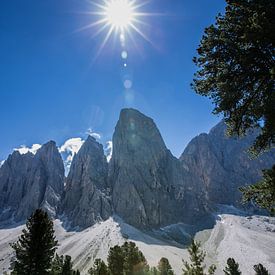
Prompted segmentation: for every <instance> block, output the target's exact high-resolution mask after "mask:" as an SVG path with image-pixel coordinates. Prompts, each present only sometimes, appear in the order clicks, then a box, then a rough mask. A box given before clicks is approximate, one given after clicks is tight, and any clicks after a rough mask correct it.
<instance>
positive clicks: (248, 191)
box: [240, 165, 275, 216]
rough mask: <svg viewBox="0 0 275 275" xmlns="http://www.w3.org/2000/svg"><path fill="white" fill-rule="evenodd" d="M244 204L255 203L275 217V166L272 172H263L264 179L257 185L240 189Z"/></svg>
mask: <svg viewBox="0 0 275 275" xmlns="http://www.w3.org/2000/svg"><path fill="white" fill-rule="evenodd" d="M240 190H241V192H242V193H243V202H250V201H253V202H255V203H256V204H257V205H258V206H259V207H260V208H264V209H267V210H268V211H269V213H270V214H271V215H272V216H274V215H275V165H274V166H273V167H272V169H270V170H263V178H262V180H261V181H259V182H258V183H256V184H253V185H249V186H244V187H241V188H240Z"/></svg>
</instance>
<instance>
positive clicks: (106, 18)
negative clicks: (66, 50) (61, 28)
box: [77, 0, 159, 67]
mask: <svg viewBox="0 0 275 275" xmlns="http://www.w3.org/2000/svg"><path fill="white" fill-rule="evenodd" d="M89 3H90V4H91V5H90V8H89V9H90V10H89V11H87V12H85V13H84V14H86V15H89V16H91V20H92V22H91V23H90V24H88V25H86V26H84V27H82V28H80V29H78V30H77V31H83V30H90V29H92V37H95V36H98V35H100V34H101V33H104V32H105V35H103V36H102V37H103V40H102V42H101V43H100V47H99V48H98V51H97V53H96V56H95V59H96V58H97V57H98V56H99V54H100V53H101V51H102V49H103V48H104V47H105V46H106V44H107V42H108V41H109V39H110V37H111V36H112V35H114V36H116V37H117V38H118V40H119V42H120V44H121V47H122V50H123V51H124V50H125V49H126V37H127V38H130V39H131V40H132V42H133V45H134V46H135V47H136V48H137V47H138V46H137V43H136V42H135V41H134V39H135V35H134V33H137V34H138V35H139V36H141V37H142V38H143V39H145V40H146V41H147V42H149V43H150V44H152V42H151V41H150V39H149V38H148V37H147V35H146V34H145V33H144V31H143V30H142V28H147V27H148V24H147V22H145V20H144V19H145V17H146V18H148V17H150V16H156V15H157V16H158V15H159V14H156V13H149V12H145V11H144V10H143V9H144V6H146V5H147V4H148V0H89ZM127 40H129V39H127ZM137 50H139V49H137ZM122 58H123V59H126V58H124V57H122ZM124 66H125V64H124ZM126 66H127V65H126ZM126 66H125V67H126Z"/></svg>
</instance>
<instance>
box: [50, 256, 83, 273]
mask: <svg viewBox="0 0 275 275" xmlns="http://www.w3.org/2000/svg"><path fill="white" fill-rule="evenodd" d="M78 274H80V272H79V271H78V270H76V271H75V270H73V269H72V262H71V257H70V256H68V255H65V257H64V256H63V255H61V256H59V255H58V254H56V255H55V258H54V259H53V261H52V267H51V271H50V275H78Z"/></svg>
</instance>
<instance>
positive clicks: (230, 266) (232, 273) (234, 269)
mask: <svg viewBox="0 0 275 275" xmlns="http://www.w3.org/2000/svg"><path fill="white" fill-rule="evenodd" d="M224 273H225V274H226V275H241V274H242V272H241V271H240V270H239V264H238V263H236V262H235V260H234V259H233V258H228V259H227V266H226V267H225V269H224Z"/></svg>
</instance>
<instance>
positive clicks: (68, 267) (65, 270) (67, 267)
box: [61, 255, 73, 275]
mask: <svg viewBox="0 0 275 275" xmlns="http://www.w3.org/2000/svg"><path fill="white" fill-rule="evenodd" d="M71 260H72V258H71V256H69V255H65V258H64V263H63V266H62V272H61V275H73V264H72V261H71Z"/></svg>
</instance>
